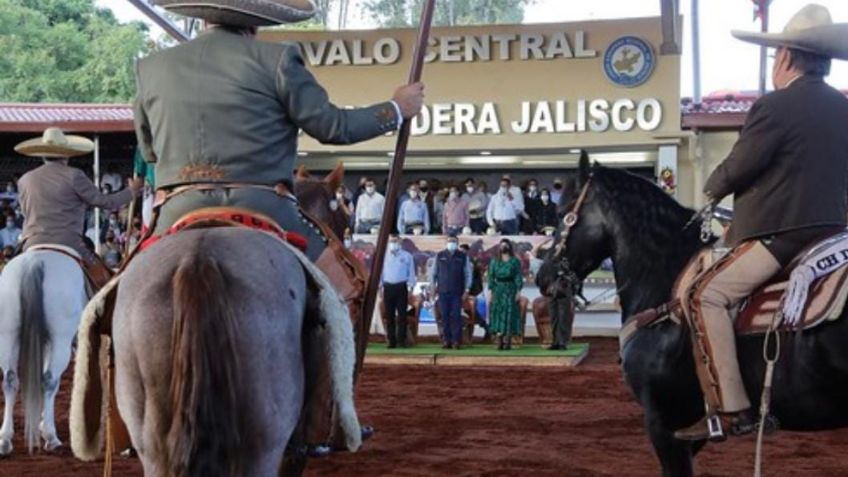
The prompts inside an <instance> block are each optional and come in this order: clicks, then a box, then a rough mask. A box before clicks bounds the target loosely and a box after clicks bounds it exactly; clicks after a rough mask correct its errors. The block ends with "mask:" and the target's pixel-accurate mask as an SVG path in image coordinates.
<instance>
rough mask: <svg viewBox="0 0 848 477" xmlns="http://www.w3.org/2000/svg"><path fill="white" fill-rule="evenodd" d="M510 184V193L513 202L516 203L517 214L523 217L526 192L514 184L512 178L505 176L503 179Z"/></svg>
mask: <svg viewBox="0 0 848 477" xmlns="http://www.w3.org/2000/svg"><path fill="white" fill-rule="evenodd" d="M501 179H502V181H503V179H505V180H506V181H508V182H509V193H510V194H512V197H513V202H514V203H515V213H516V214H518V215H521V214H523V213H524V191H522V190H521V187H518V186H517V185H515V184H514V183H513V182H512V176H510V175H509V174H504V176H503V177H502V178H501Z"/></svg>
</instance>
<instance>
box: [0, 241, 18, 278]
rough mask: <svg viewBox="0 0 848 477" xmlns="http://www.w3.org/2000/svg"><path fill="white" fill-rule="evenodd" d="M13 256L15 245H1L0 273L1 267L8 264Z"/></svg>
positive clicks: (0, 271)
mask: <svg viewBox="0 0 848 477" xmlns="http://www.w3.org/2000/svg"><path fill="white" fill-rule="evenodd" d="M13 258H15V247H12V246H7V247H3V254H2V255H0V273H2V272H3V268H5V267H6V264H8V263H9V261H11V260H12V259H13Z"/></svg>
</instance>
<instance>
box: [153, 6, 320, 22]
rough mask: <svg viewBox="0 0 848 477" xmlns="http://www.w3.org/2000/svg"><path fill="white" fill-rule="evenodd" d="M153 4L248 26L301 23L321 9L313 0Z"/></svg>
mask: <svg viewBox="0 0 848 477" xmlns="http://www.w3.org/2000/svg"><path fill="white" fill-rule="evenodd" d="M153 4H154V5H159V6H161V7H163V8H165V9H166V10H170V11H172V12H174V13H178V14H180V15H185V16H189V17H197V18H202V19H203V20H206V21H208V22H211V23H217V24H222V25H233V26H244V27H260V26H269V25H280V24H283V23H297V22H300V21H303V20H308V19H310V18H312V17H313V16H314V15H315V13H316V12H317V11H318V10H317V8H315V4H314V3H312V1H311V0H153Z"/></svg>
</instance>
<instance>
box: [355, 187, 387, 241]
mask: <svg viewBox="0 0 848 477" xmlns="http://www.w3.org/2000/svg"><path fill="white" fill-rule="evenodd" d="M385 206H386V198H385V197H383V194H380V193H379V192H377V187H376V185H375V184H374V180H373V179H366V181H365V193H364V194H361V195H360V196H359V199H358V200H357V202H356V207H355V209H356V220H355V223H354V230H355V231H356V233H358V234H370V233H371V229H372V228H374V227H379V226H380V221H381V220H382V219H383V208H384V207H385Z"/></svg>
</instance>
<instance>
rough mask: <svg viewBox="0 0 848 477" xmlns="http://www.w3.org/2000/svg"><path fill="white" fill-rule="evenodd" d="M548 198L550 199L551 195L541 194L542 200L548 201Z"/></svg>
mask: <svg viewBox="0 0 848 477" xmlns="http://www.w3.org/2000/svg"><path fill="white" fill-rule="evenodd" d="M549 200H551V197H550V196H547V195H543V196H542V202H547V201H549Z"/></svg>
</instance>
